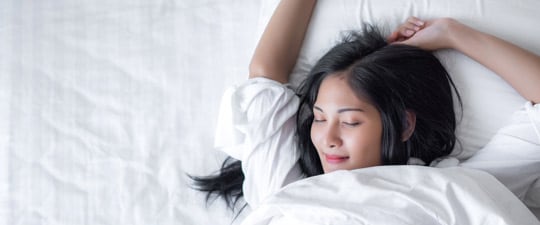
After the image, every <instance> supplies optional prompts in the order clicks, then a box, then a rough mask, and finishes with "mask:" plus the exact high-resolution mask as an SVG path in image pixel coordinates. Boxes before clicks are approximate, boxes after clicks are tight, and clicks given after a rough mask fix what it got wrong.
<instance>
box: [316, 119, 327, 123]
mask: <svg viewBox="0 0 540 225" xmlns="http://www.w3.org/2000/svg"><path fill="white" fill-rule="evenodd" d="M324 121H326V120H324V119H320V120H318V119H313V122H314V123H322V122H324Z"/></svg>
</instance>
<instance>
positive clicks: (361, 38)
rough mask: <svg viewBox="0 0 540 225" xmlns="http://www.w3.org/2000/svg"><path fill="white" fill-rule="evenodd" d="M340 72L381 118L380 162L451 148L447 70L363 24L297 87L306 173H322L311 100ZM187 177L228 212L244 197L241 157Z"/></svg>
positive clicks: (399, 162) (453, 125)
mask: <svg viewBox="0 0 540 225" xmlns="http://www.w3.org/2000/svg"><path fill="white" fill-rule="evenodd" d="M338 72H345V74H346V78H347V82H348V84H349V85H350V87H351V88H352V89H353V90H354V91H355V94H356V95H357V97H358V98H361V99H367V100H368V101H369V102H370V103H371V104H373V105H374V106H375V107H376V108H377V110H378V111H379V113H380V115H381V122H382V126H383V131H382V132H383V133H382V140H381V146H382V149H381V159H382V163H383V164H384V165H404V164H407V162H408V161H409V159H410V158H411V157H415V158H419V159H421V160H422V161H424V162H425V163H426V164H429V163H430V162H432V161H433V160H434V159H436V158H439V157H442V156H447V155H449V154H450V153H451V152H452V149H453V148H454V146H455V143H456V135H455V129H456V116H455V112H454V102H453V99H452V93H453V91H454V93H455V94H456V96H457V99H458V102H459V104H460V106H461V98H460V97H459V94H458V92H457V89H456V88H455V85H454V83H453V81H452V79H451V78H450V76H449V74H448V73H447V71H446V70H445V68H444V67H443V66H442V64H441V63H440V61H439V60H438V59H437V58H436V57H435V56H434V55H433V54H432V53H431V52H428V51H424V50H422V49H420V48H416V47H412V46H407V45H400V44H388V43H387V42H386V40H385V39H384V36H383V35H382V33H381V32H380V31H379V30H378V29H377V28H376V27H373V26H369V25H366V26H364V29H363V30H362V32H352V33H350V34H349V35H348V36H346V37H345V38H344V40H343V41H342V42H340V43H339V44H337V45H336V46H334V47H333V48H332V49H330V50H329V51H328V52H327V53H326V54H325V55H324V56H323V57H322V58H321V59H320V60H319V61H318V62H317V63H316V65H315V66H314V67H313V69H312V70H311V72H310V73H309V74H308V76H307V78H306V79H305V80H304V81H303V83H302V84H301V85H300V87H299V88H298V90H297V94H298V96H299V97H300V105H299V108H298V112H297V115H296V122H297V130H296V134H297V143H298V148H299V150H300V152H301V155H300V159H299V162H298V163H299V165H300V168H301V170H302V172H303V173H304V174H305V175H306V176H308V177H309V176H315V175H319V174H322V173H323V169H322V165H321V162H320V159H319V156H318V154H317V150H316V149H315V146H314V145H313V143H312V141H311V136H310V135H311V132H310V130H311V125H312V122H313V105H314V103H315V100H316V99H317V93H318V90H319V87H320V85H321V83H322V82H323V80H324V79H325V78H326V77H328V76H330V75H333V74H336V73H338ZM407 112H412V113H414V114H415V115H416V125H415V129H414V132H413V133H412V135H411V136H410V137H409V138H408V139H407V141H405V142H404V141H403V140H402V134H403V131H404V129H405V128H406V126H407V120H406V118H407ZM192 179H193V180H194V181H195V183H194V185H195V187H196V188H197V189H198V190H201V191H206V192H207V193H208V195H207V200H208V199H209V197H210V196H211V195H212V194H216V195H218V196H222V197H223V198H224V199H225V201H226V203H227V205H228V206H229V207H230V208H231V209H234V206H235V205H236V203H237V202H238V200H239V199H240V198H241V197H242V194H243V193H242V184H243V182H244V175H243V173H242V170H241V162H240V161H237V160H234V159H231V158H228V159H227V160H226V161H225V162H224V163H223V165H222V167H221V170H220V171H219V172H218V173H216V174H214V175H210V176H205V177H192Z"/></svg>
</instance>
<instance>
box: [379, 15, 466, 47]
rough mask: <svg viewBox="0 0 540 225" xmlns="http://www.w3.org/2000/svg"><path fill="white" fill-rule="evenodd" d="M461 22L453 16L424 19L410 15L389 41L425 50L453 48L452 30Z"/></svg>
mask: <svg viewBox="0 0 540 225" xmlns="http://www.w3.org/2000/svg"><path fill="white" fill-rule="evenodd" d="M459 26H461V24H460V23H459V22H457V21H456V20H454V19H451V18H440V19H434V20H429V21H423V20H420V19H419V18H416V17H409V19H407V21H406V22H405V23H403V24H402V25H401V26H399V27H398V28H397V29H396V30H395V31H394V32H392V34H391V35H390V36H389V37H388V42H389V43H392V44H395V43H399V44H406V45H412V46H416V47H419V48H422V49H425V50H437V49H444V48H453V47H454V43H453V41H452V34H453V32H452V30H453V29H458V28H459Z"/></svg>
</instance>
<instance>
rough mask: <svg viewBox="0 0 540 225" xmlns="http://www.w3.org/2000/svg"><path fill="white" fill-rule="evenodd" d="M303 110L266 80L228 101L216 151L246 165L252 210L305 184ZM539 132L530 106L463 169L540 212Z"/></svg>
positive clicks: (536, 112) (538, 117)
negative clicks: (490, 179) (300, 138)
mask: <svg viewBox="0 0 540 225" xmlns="http://www.w3.org/2000/svg"><path fill="white" fill-rule="evenodd" d="M298 105H299V99H298V97H297V96H296V95H295V93H294V91H292V90H291V89H289V88H288V87H287V86H286V85H283V84H281V83H278V82H276V81H273V80H270V79H266V78H254V79H249V80H247V81H246V82H244V83H243V84H241V85H239V86H235V87H232V88H230V89H228V90H227V91H226V93H225V94H224V96H223V100H222V104H221V108H220V114H219V119H218V125H217V131H216V135H215V136H216V139H215V146H216V147H217V148H218V149H220V150H222V151H224V152H226V153H227V154H229V155H230V156H231V157H233V158H236V159H238V160H241V161H242V170H243V172H244V175H245V180H244V186H243V191H244V199H245V201H246V202H247V203H248V205H249V206H250V207H251V208H256V207H257V206H258V205H259V204H260V203H261V202H262V201H263V200H264V199H266V198H268V197H269V196H271V195H273V194H274V193H276V192H278V191H279V190H280V189H281V188H282V187H284V186H285V185H287V184H289V183H291V182H293V181H296V180H299V179H302V178H303V176H302V174H301V172H300V169H299V167H298V164H297V161H298V158H299V150H298V149H297V145H296V143H295V129H296V123H295V116H296V111H297V109H298ZM539 129H540V104H536V105H532V104H531V103H530V102H527V103H526V104H525V107H524V108H523V110H520V111H518V112H516V113H515V115H514V116H513V120H512V122H511V123H510V124H509V125H507V126H505V127H503V128H502V129H500V130H499V131H498V133H497V134H496V135H495V136H494V137H493V138H492V140H491V141H490V142H489V143H488V144H487V145H486V146H485V147H484V148H483V149H481V150H480V151H478V152H477V153H476V154H475V155H474V156H473V157H471V158H470V159H468V160H466V161H464V162H462V163H461V164H460V165H459V166H462V167H467V168H474V169H479V170H483V171H486V172H488V173H490V174H491V175H493V176H495V177H496V178H497V179H498V180H499V181H500V182H501V183H503V184H504V185H505V186H506V187H507V188H508V189H509V190H510V191H512V192H513V193H514V194H515V195H516V196H518V197H519V198H520V199H521V200H522V201H523V202H524V203H525V204H526V205H527V206H528V207H530V208H540V181H539V180H540V179H539V177H540V133H539V132H538V130H539ZM450 161H452V160H450ZM454 161H455V162H457V160H454ZM446 162H448V160H446ZM446 164H448V163H446ZM456 164H457V163H456ZM447 166H448V165H447ZM450 166H452V165H450Z"/></svg>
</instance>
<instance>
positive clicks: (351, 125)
mask: <svg viewBox="0 0 540 225" xmlns="http://www.w3.org/2000/svg"><path fill="white" fill-rule="evenodd" d="M343 124H345V125H347V126H350V127H354V126H358V125H360V122H343Z"/></svg>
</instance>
